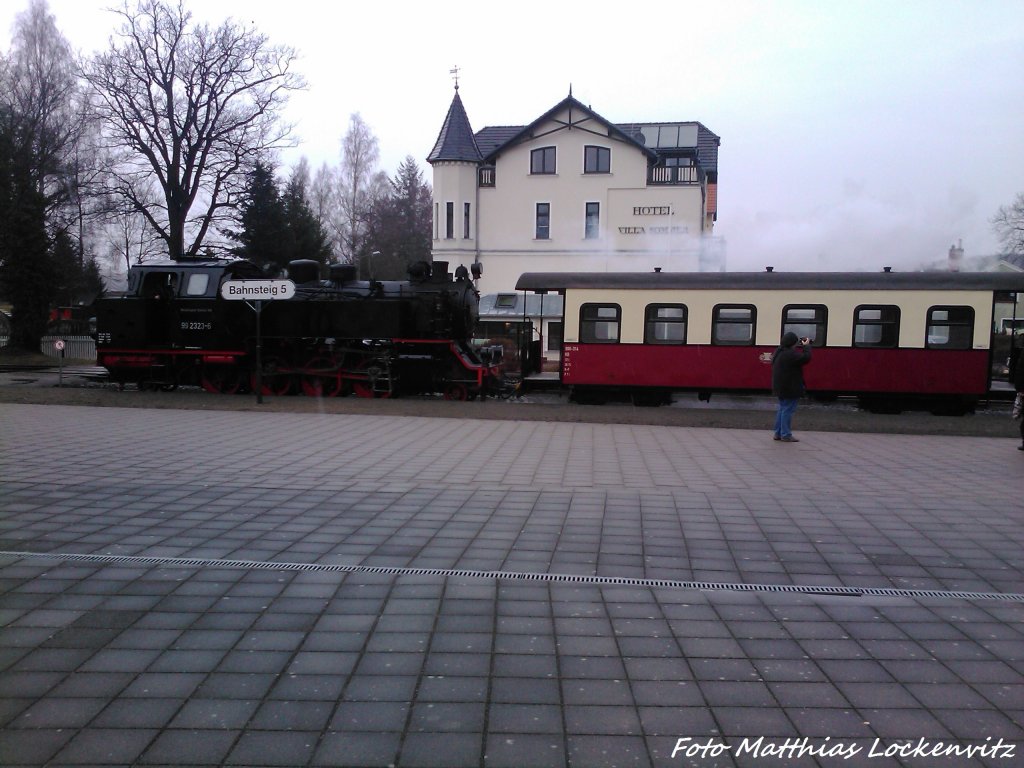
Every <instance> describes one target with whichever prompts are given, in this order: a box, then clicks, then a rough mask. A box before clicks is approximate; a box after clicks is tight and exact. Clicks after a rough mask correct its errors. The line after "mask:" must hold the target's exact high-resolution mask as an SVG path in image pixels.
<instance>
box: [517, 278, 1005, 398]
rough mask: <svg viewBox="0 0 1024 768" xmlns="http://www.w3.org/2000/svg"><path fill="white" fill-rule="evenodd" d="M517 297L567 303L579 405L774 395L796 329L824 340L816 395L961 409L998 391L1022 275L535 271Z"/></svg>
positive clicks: (567, 365)
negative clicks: (996, 345)
mask: <svg viewBox="0 0 1024 768" xmlns="http://www.w3.org/2000/svg"><path fill="white" fill-rule="evenodd" d="M516 287H517V289H518V290H523V291H538V292H543V291H546V292H557V293H560V294H562V295H563V296H564V317H563V323H564V326H563V327H564V331H563V346H562V362H561V380H562V382H563V384H565V385H568V386H570V387H572V389H573V392H574V395H575V397H576V399H577V400H581V401H585V400H594V399H603V398H606V397H608V396H611V395H613V394H617V393H618V394H622V393H625V394H628V395H630V396H632V397H633V399H634V400H635V401H637V402H639V403H646V404H653V403H659V402H664V401H665V400H666V399H667V397H668V395H669V394H670V393H671V392H673V391H679V390H689V391H696V392H698V393H700V395H701V396H702V397H703V398H707V397H710V394H711V393H712V392H764V391H767V390H768V389H769V388H770V384H771V381H770V373H769V371H770V364H771V355H772V352H773V351H774V350H775V348H776V346H777V345H778V343H779V339H780V337H781V336H782V334H783V333H785V332H786V331H793V332H795V333H796V334H797V335H798V336H800V337H804V336H807V337H810V338H811V339H812V340H813V345H814V360H813V363H812V364H811V365H810V366H809V367H808V368H807V369H806V372H805V378H806V383H807V388H808V391H809V393H810V394H812V395H815V396H817V397H821V398H832V397H836V396H839V395H856V396H858V397H859V398H861V399H862V400H863V401H864V402H865V403H866V404H867V405H868V406H869V407H871V408H873V409H884V410H892V409H898V408H901V407H905V406H907V405H910V404H924V405H926V406H928V407H930V408H932V409H941V410H944V411H946V410H952V411H959V412H963V411H967V410H971V409H972V408H973V407H974V405H975V404H976V403H977V402H978V400H979V398H982V397H984V396H986V395H987V394H988V393H989V391H990V389H991V386H992V378H991V371H992V355H993V333H994V328H995V326H996V323H995V319H994V318H995V317H996V310H997V307H998V305H1000V304H1002V303H1010V304H1012V303H1013V302H1014V301H1015V300H1016V295H1017V293H1018V292H1021V291H1024V275H1018V274H1004V273H971V274H968V273H920V272H918V273H896V272H891V271H885V272H880V273H835V272H824V273H784V272H774V271H766V272H753V273H669V272H654V273H585V274H582V273H581V274H572V273H526V274H524V275H522V276H521V278H520V279H519V281H518V283H517V286H516ZM1013 314H1014V315H1015V314H1016V313H1013Z"/></svg>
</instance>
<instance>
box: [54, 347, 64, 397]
mask: <svg viewBox="0 0 1024 768" xmlns="http://www.w3.org/2000/svg"><path fill="white" fill-rule="evenodd" d="M64 346H65V345H64V339H57V340H56V341H55V342H53V348H54V349H56V350H57V351H58V352H60V364H59V365H60V369H59V370H60V377H59V378H58V379H57V386H58V387H63V386H64Z"/></svg>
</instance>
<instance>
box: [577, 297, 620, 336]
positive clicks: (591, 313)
mask: <svg viewBox="0 0 1024 768" xmlns="http://www.w3.org/2000/svg"><path fill="white" fill-rule="evenodd" d="M621 314H622V310H621V309H620V308H619V305H618V304H584V305H583V306H582V307H580V341H581V342H582V343H583V344H617V343H618V342H619V318H620V317H621Z"/></svg>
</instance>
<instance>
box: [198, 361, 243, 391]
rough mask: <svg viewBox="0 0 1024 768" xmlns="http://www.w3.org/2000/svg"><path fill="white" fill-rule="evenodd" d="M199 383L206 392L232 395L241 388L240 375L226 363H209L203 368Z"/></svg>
mask: <svg viewBox="0 0 1024 768" xmlns="http://www.w3.org/2000/svg"><path fill="white" fill-rule="evenodd" d="M200 384H201V385H202V387H203V389H205V390H206V391H207V392H213V393H214V394H222V395H233V394H235V393H236V392H238V391H239V390H240V389H241V388H242V375H241V374H240V373H239V372H238V370H237V369H236V368H232V367H230V366H227V365H211V366H207V367H205V368H203V377H202V379H201V380H200Z"/></svg>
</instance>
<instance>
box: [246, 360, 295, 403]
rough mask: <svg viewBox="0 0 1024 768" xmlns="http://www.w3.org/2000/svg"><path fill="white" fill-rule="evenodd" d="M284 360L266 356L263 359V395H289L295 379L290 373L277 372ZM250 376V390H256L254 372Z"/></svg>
mask: <svg viewBox="0 0 1024 768" xmlns="http://www.w3.org/2000/svg"><path fill="white" fill-rule="evenodd" d="M283 363H284V361H283V360H281V359H280V358H278V357H268V358H267V359H266V360H264V361H263V388H262V393H263V394H264V395H278V396H284V395H290V394H291V393H292V390H293V387H294V385H295V379H294V378H293V377H292V375H291V374H290V373H283V372H279V370H278V369H279V368H281V367H282V365H283ZM249 378H250V383H251V385H252V391H253V392H255V391H256V373H255V371H254V372H253V374H252V376H250V377H249Z"/></svg>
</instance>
